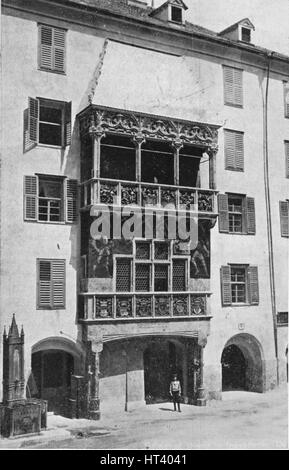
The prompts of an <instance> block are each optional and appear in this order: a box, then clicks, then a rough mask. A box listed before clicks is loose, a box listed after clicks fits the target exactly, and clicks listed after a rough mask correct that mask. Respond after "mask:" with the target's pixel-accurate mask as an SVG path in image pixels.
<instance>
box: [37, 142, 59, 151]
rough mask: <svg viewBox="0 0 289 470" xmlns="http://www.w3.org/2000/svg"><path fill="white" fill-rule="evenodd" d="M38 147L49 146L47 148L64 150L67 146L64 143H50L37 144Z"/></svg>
mask: <svg viewBox="0 0 289 470" xmlns="http://www.w3.org/2000/svg"><path fill="white" fill-rule="evenodd" d="M37 147H47V148H52V149H59V150H62V149H64V148H65V147H64V146H63V145H50V144H40V143H38V144H37Z"/></svg>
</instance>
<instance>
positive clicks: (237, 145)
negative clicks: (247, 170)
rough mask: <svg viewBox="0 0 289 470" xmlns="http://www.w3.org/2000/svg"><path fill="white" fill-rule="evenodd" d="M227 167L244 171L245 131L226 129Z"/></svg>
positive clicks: (227, 168)
mask: <svg viewBox="0 0 289 470" xmlns="http://www.w3.org/2000/svg"><path fill="white" fill-rule="evenodd" d="M224 137H225V142H224V146H225V169H226V170H234V171H244V133H243V132H238V131H231V130H225V131H224Z"/></svg>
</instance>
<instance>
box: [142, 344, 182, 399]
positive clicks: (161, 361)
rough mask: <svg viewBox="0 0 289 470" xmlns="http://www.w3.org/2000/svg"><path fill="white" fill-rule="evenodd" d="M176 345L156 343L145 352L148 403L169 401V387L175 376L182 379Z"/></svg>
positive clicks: (145, 379) (146, 396) (146, 397)
mask: <svg viewBox="0 0 289 470" xmlns="http://www.w3.org/2000/svg"><path fill="white" fill-rule="evenodd" d="M177 362H178V361H177V351H176V347H175V344H174V343H173V342H170V341H156V342H155V343H152V344H151V345H150V346H149V347H148V348H147V349H146V350H145V352H144V382H145V400H146V403H147V404H149V403H162V402H165V401H168V399H169V386H170V381H171V379H172V375H173V374H177V375H178V377H179V378H180V379H181V378H182V371H181V370H180V369H179V368H178V365H177Z"/></svg>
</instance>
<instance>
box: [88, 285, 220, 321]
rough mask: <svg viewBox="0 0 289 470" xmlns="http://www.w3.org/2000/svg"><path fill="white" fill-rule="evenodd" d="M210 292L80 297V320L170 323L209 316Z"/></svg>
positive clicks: (91, 294) (90, 294) (103, 294)
mask: <svg viewBox="0 0 289 470" xmlns="http://www.w3.org/2000/svg"><path fill="white" fill-rule="evenodd" d="M210 295H211V293H210V292H194V293H192V292H154V293H152V292H134V293H129V292H127V293H116V294H112V293H101V294H100V293H98V294H93V293H83V294H81V295H80V297H81V298H82V308H81V311H80V314H79V319H80V320H93V321H102V320H105V321H113V320H125V319H136V320H137V319H142V318H143V319H145V318H147V319H150V318H151V319H152V318H158V319H162V318H163V319H166V318H167V319H171V318H180V317H185V318H189V317H194V318H196V317H206V316H209V308H208V297H209V296H210Z"/></svg>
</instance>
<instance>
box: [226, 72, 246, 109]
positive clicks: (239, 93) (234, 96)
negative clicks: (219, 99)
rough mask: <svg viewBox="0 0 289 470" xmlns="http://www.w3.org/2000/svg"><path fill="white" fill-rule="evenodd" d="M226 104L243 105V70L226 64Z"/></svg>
mask: <svg viewBox="0 0 289 470" xmlns="http://www.w3.org/2000/svg"><path fill="white" fill-rule="evenodd" d="M224 95H225V96H224V97H225V104H232V105H237V106H242V105H243V75H242V70H240V69H235V68H233V67H226V66H224Z"/></svg>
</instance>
